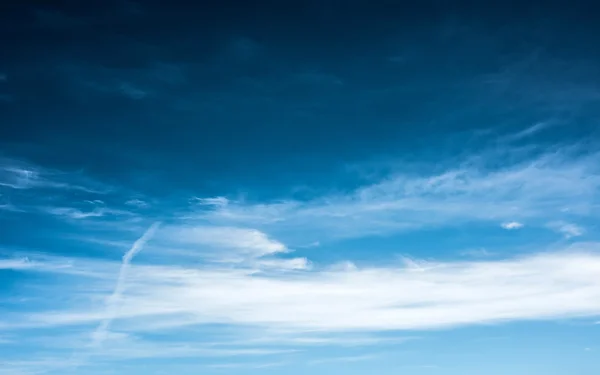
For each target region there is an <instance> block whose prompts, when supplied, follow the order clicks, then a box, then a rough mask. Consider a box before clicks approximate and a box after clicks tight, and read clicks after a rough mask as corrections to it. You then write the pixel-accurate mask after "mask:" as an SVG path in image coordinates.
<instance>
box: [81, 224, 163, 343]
mask: <svg viewBox="0 0 600 375" xmlns="http://www.w3.org/2000/svg"><path fill="white" fill-rule="evenodd" d="M160 224H161V223H160V222H156V223H154V224H152V225H151V226H150V228H148V229H147V230H146V232H144V234H143V235H142V236H141V237H140V238H138V239H137V240H136V241H135V242H134V243H133V246H131V248H130V249H129V250H128V251H127V252H126V253H125V255H123V262H122V263H121V268H120V269H119V276H118V278H117V284H116V286H115V289H114V290H113V292H112V294H111V295H110V296H109V297H108V299H107V301H106V317H105V318H104V320H102V322H101V323H100V325H99V326H98V327H97V328H96V330H95V331H94V333H93V334H92V347H99V346H101V345H102V342H103V341H104V339H105V338H106V334H107V332H108V329H109V328H110V325H111V323H112V321H113V320H114V318H115V316H116V314H117V307H118V303H119V300H120V299H121V295H122V294H123V288H124V282H125V279H126V277H127V270H128V269H129V265H130V263H131V261H132V260H133V258H134V257H135V256H136V254H137V253H139V252H140V251H142V249H143V248H144V245H145V244H146V242H148V241H149V240H150V239H151V238H152V236H154V233H156V230H157V229H158V227H159V226H160Z"/></svg>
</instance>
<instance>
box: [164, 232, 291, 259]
mask: <svg viewBox="0 0 600 375" xmlns="http://www.w3.org/2000/svg"><path fill="white" fill-rule="evenodd" d="M165 236H166V237H167V239H169V240H175V241H176V242H182V243H187V244H189V245H196V246H208V247H212V248H223V249H225V250H229V254H230V255H231V256H233V257H236V256H249V257H261V256H264V255H269V254H276V253H282V252H286V251H288V249H287V248H286V246H285V245H284V244H282V243H281V242H279V241H276V240H274V239H271V238H269V236H267V235H266V234H265V233H263V232H261V231H259V230H256V229H249V228H237V227H220V226H189V227H185V226H172V227H170V228H167V229H166V231H165ZM223 254H224V256H225V257H226V256H227V252H226V251H225V252H223Z"/></svg>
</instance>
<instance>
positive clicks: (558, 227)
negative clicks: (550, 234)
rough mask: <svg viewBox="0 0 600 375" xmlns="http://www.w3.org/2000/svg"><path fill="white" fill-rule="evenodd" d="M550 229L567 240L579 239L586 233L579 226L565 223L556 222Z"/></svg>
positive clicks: (552, 223)
mask: <svg viewBox="0 0 600 375" xmlns="http://www.w3.org/2000/svg"><path fill="white" fill-rule="evenodd" d="M548 227H549V228H550V229H552V230H555V231H557V232H559V233H561V234H563V235H564V236H565V238H572V237H579V236H581V235H583V234H584V233H585V229H584V228H583V227H581V226H579V225H577V224H573V223H568V222H565V221H554V222H551V223H550V224H548Z"/></svg>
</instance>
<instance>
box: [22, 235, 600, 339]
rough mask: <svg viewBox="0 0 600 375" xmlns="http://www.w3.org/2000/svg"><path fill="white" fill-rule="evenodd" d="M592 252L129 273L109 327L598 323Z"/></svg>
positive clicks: (46, 318)
mask: <svg viewBox="0 0 600 375" xmlns="http://www.w3.org/2000/svg"><path fill="white" fill-rule="evenodd" d="M599 250H600V245H598V244H588V245H586V247H580V248H571V249H569V250H568V251H566V252H560V253H544V254H538V255H532V256H528V257H523V258H515V259H508V260H498V261H477V262H436V263H433V262H428V263H427V267H419V268H418V269H416V268H415V267H406V266H402V265H398V266H388V267H371V268H361V269H346V270H333V269H324V270H320V271H319V270H315V271H311V272H303V273H299V274H293V275H286V274H280V275H279V276H277V277H275V276H274V275H268V276H261V275H260V274H256V273H254V272H249V271H248V270H246V269H231V268H229V267H224V268H220V267H215V266H211V267H209V268H202V267H201V268H185V267H184V268H182V267H165V266H162V267H161V266H142V265H132V266H131V268H130V270H129V277H128V289H127V290H128V292H127V298H124V299H123V300H122V302H121V305H120V309H119V310H118V312H117V313H116V315H115V316H114V319H115V320H123V321H130V322H133V321H132V320H131V319H134V321H135V325H136V326H138V327H139V328H140V329H149V328H150V327H154V328H152V329H156V328H157V327H161V326H163V327H171V328H173V327H177V326H195V325H202V324H209V323H214V324H239V325H243V326H255V327H264V328H267V327H268V328H271V329H282V330H288V331H298V332H301V331H305V330H318V331H322V332H347V331H370V330H372V331H378V330H415V329H432V328H443V327H452V326H458V325H468V324H479V323H492V322H502V321H515V320H531V319H557V318H564V317H578V316H598V315H600V280H599V279H598V277H597V275H598V272H600V255H599V254H598V251H599ZM62 293H65V291H63V292H62ZM112 318H113V317H112V316H111V319H112ZM103 319H106V314H105V313H102V312H99V311H98V309H97V307H90V306H88V307H86V306H71V307H69V308H68V309H67V310H65V311H63V312H40V313H36V314H33V315H29V316H27V317H26V319H25V321H24V322H22V323H23V324H30V325H45V326H47V325H50V326H53V325H65V324H66V325H70V324H84V323H92V322H98V321H102V320H103ZM163 323H165V325H162V324H163ZM143 327H146V328H143Z"/></svg>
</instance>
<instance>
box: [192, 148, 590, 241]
mask: <svg viewBox="0 0 600 375" xmlns="http://www.w3.org/2000/svg"><path fill="white" fill-rule="evenodd" d="M598 165H600V154H592V155H587V156H578V157H575V156H572V155H571V154H569V152H555V153H548V154H546V155H542V156H539V157H537V158H535V159H532V160H530V161H528V162H523V163H519V164H513V165H508V166H505V167H502V168H494V169H490V168H489V167H488V166H487V165H486V164H485V163H484V162H482V161H481V160H479V161H478V160H475V159H474V160H471V161H470V162H467V163H463V164H460V165H459V166H458V167H455V168H453V169H449V170H446V171H443V172H440V173H437V174H430V175H426V176H423V175H412V174H407V173H398V174H393V175H391V176H389V177H388V178H385V179H383V180H381V181H378V182H375V183H373V184H371V185H366V186H363V187H361V188H358V189H356V190H354V191H352V192H350V193H346V194H336V195H330V196H326V197H321V198H317V199H314V200H311V201H294V200H288V201H280V202H273V203H271V204H264V203H263V204H248V203H245V202H243V201H238V202H236V201H228V203H227V205H222V206H215V207H213V208H212V209H208V210H207V209H206V208H203V209H202V210H199V211H197V212H196V215H195V218H196V219H198V220H205V221H208V222H211V223H214V224H219V225H230V226H254V227H259V228H261V229H265V230H270V229H277V230H278V231H279V232H286V234H290V235H291V236H294V235H295V236H296V237H297V238H296V240H295V242H300V241H301V242H304V243H306V242H311V241H316V240H320V241H325V240H327V239H328V238H331V237H338V238H339V237H362V236H366V235H374V234H384V233H394V232H402V231H408V230H415V229H419V228H422V227H426V226H427V227H439V226H448V225H451V226H456V225H460V224H462V223H466V222H473V221H480V222H481V221H488V222H498V221H500V222H504V223H506V224H508V223H513V224H510V225H509V226H510V227H513V228H515V227H516V226H518V224H516V223H520V222H522V221H524V220H527V221H529V222H532V223H533V224H536V223H540V224H542V223H543V222H546V221H548V219H549V218H556V219H560V218H562V217H564V215H565V213H568V214H569V215H572V216H573V215H575V216H580V217H589V216H594V217H596V216H598V214H600V212H599V211H598V207H597V206H596V205H595V204H594V202H596V201H597V200H598V198H599V196H598V192H599V191H600V167H598ZM298 233H301V235H299V234H298ZM286 238H287V237H286Z"/></svg>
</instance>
